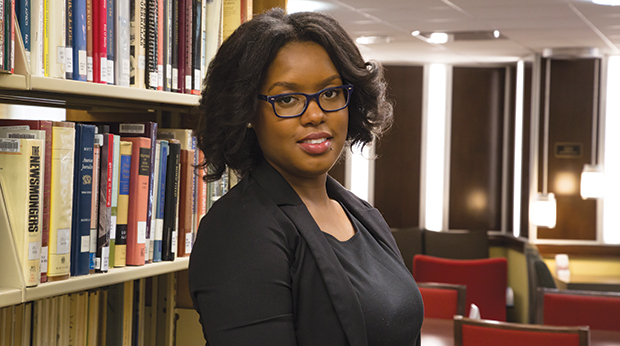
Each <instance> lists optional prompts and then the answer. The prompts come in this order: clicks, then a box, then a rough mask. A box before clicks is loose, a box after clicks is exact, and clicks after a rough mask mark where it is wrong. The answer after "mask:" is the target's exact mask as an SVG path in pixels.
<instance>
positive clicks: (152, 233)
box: [146, 140, 161, 263]
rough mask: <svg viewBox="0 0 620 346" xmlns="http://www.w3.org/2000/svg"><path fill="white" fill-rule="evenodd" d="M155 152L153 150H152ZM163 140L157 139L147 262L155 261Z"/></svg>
mask: <svg viewBox="0 0 620 346" xmlns="http://www.w3.org/2000/svg"><path fill="white" fill-rule="evenodd" d="M151 152H153V151H151ZM160 155H161V140H156V141H155V165H154V167H153V195H152V203H151V230H150V232H149V238H148V239H147V243H148V246H147V248H148V251H146V263H152V262H153V251H154V250H153V247H154V246H155V232H156V231H155V227H156V217H155V216H156V215H157V186H158V185H159V162H160V161H161V157H160Z"/></svg>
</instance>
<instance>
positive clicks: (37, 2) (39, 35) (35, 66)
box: [30, 0, 45, 76]
mask: <svg viewBox="0 0 620 346" xmlns="http://www.w3.org/2000/svg"><path fill="white" fill-rule="evenodd" d="M43 4H44V0H31V3H30V5H31V6H30V9H31V11H32V12H31V13H32V14H31V16H30V19H31V22H30V40H31V44H30V73H31V74H32V75H33V76H42V75H43V19H44V17H45V15H44V14H45V12H44V11H43Z"/></svg>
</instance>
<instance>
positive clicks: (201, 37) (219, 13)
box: [0, 0, 252, 94]
mask: <svg viewBox="0 0 620 346" xmlns="http://www.w3.org/2000/svg"><path fill="white" fill-rule="evenodd" d="M0 3H4V4H5V7H6V6H14V7H15V8H16V18H17V23H18V24H19V31H20V34H21V39H22V41H23V46H24V50H25V55H26V58H27V60H28V61H27V63H28V64H29V66H30V73H31V74H32V75H35V76H47V77H54V78H61V79H71V80H78V81H89V82H94V83H102V84H113V85H121V86H132V87H137V88H146V89H153V90H163V91H173V92H180V93H193V94H200V90H201V85H202V80H203V79H204V77H205V75H206V70H207V65H208V63H209V61H210V60H211V58H212V57H213V56H214V55H215V52H216V50H217V48H218V47H219V45H220V44H221V42H222V39H223V38H225V37H226V35H228V34H229V33H230V32H231V30H234V29H235V28H236V27H237V26H239V25H240V23H242V22H243V21H244V20H247V19H249V18H250V17H251V14H252V0H0ZM1 9H2V7H0V10H1ZM7 18H9V19H10V16H7ZM60 23H63V24H64V25H61V24H60ZM7 28H9V29H10V28H12V26H7ZM8 42H10V40H9V41H8Z"/></svg>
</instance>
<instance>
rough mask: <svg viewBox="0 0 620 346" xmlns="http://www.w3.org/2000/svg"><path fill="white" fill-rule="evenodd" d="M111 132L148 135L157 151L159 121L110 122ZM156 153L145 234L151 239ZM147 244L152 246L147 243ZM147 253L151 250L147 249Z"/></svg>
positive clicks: (127, 134) (150, 169)
mask: <svg viewBox="0 0 620 346" xmlns="http://www.w3.org/2000/svg"><path fill="white" fill-rule="evenodd" d="M110 126H111V132H112V133H115V134H119V135H121V136H125V137H146V138H149V139H150V140H151V153H154V152H155V144H156V140H157V123H156V122H152V121H147V122H142V123H110ZM154 172H155V155H151V161H150V162H149V188H148V201H147V208H148V209H147V220H146V234H145V236H146V237H147V238H149V239H150V237H151V219H152V216H151V212H152V206H153V181H154V179H155V177H154V174H155V173H154ZM146 246H150V244H147V245H146ZM146 250H147V253H148V252H149V251H150V250H149V249H148V248H147V249H146Z"/></svg>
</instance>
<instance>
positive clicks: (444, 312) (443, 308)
mask: <svg viewBox="0 0 620 346" xmlns="http://www.w3.org/2000/svg"><path fill="white" fill-rule="evenodd" d="M418 288H419V289H420V293H421V294H422V300H423V302H424V318H441V319H447V320H451V319H452V318H453V317H454V315H464V314H465V295H466V293H467V289H466V287H465V286H464V285H453V284H441V283H430V282H419V283H418Z"/></svg>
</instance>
